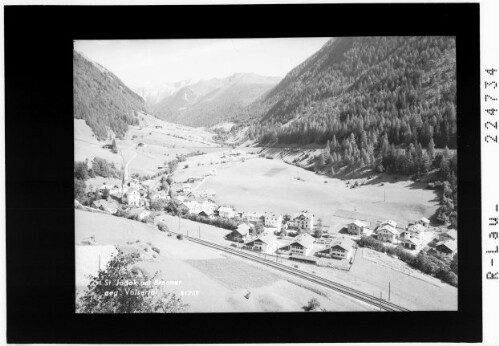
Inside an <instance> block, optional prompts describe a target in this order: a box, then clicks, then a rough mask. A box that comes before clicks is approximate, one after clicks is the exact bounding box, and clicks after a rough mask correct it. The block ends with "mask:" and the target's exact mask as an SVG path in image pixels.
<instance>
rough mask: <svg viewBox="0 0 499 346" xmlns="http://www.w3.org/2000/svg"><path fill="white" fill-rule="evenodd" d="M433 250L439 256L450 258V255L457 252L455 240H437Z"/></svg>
mask: <svg viewBox="0 0 499 346" xmlns="http://www.w3.org/2000/svg"><path fill="white" fill-rule="evenodd" d="M435 251H436V252H437V255H439V256H440V257H444V258H448V259H452V257H453V256H454V255H455V254H456V253H457V241H455V240H447V241H441V242H438V243H437V245H436V246H435Z"/></svg>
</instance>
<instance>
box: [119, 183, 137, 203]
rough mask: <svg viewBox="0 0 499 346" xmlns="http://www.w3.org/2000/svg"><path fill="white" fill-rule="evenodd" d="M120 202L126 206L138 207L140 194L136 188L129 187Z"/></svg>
mask: <svg viewBox="0 0 499 346" xmlns="http://www.w3.org/2000/svg"><path fill="white" fill-rule="evenodd" d="M122 201H123V202H124V203H126V204H128V205H132V206H136V207H138V206H139V205H140V192H139V191H138V190H137V189H136V188H134V187H130V188H128V190H126V192H125V194H124V195H123V198H122Z"/></svg>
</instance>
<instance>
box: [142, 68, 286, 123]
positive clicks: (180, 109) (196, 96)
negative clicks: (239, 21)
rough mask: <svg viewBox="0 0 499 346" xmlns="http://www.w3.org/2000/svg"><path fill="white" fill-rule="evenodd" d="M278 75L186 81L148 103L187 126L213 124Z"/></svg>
mask: <svg viewBox="0 0 499 346" xmlns="http://www.w3.org/2000/svg"><path fill="white" fill-rule="evenodd" d="M279 80H280V79H279V78H277V77H263V76H259V75H256V74H248V73H237V74H234V75H232V76H230V77H227V78H222V79H218V78H214V79H210V80H202V81H199V82H197V83H195V84H191V85H187V86H185V87H183V88H181V89H180V90H179V91H177V92H176V93H174V94H173V95H170V96H168V97H165V98H163V99H162V100H161V101H159V102H158V103H157V104H155V105H153V106H152V107H151V112H152V114H154V115H155V116H157V117H158V118H160V119H163V120H166V121H171V122H176V123H179V124H183V125H189V126H212V125H215V124H218V123H220V122H223V121H226V120H230V119H232V118H233V117H237V115H238V114H241V113H242V112H241V111H242V110H243V109H244V108H245V107H247V106H248V105H249V104H250V103H251V102H253V101H254V100H256V99H257V98H258V97H260V96H262V95H263V94H264V93H265V92H267V91H268V90H270V89H271V88H272V87H273V86H274V85H276V84H277V82H278V81H279Z"/></svg>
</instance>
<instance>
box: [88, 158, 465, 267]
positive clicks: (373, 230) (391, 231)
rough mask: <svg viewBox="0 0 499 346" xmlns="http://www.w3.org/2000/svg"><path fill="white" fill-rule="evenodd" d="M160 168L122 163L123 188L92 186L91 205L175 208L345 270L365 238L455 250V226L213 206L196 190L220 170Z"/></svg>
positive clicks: (233, 239)
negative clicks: (148, 171) (150, 174)
mask: <svg viewBox="0 0 499 346" xmlns="http://www.w3.org/2000/svg"><path fill="white" fill-rule="evenodd" d="M240 155H241V153H239V152H237V151H234V150H231V151H229V152H228V153H224V155H223V156H222V157H228V158H229V159H230V158H232V159H233V160H239V159H240V158H239V156H240ZM241 160H244V159H241ZM163 173H164V172H161V171H160V173H158V174H157V175H156V176H155V177H154V178H150V179H144V178H141V177H140V176H138V175H137V174H135V175H133V176H132V177H130V176H128V173H127V171H126V170H125V171H124V174H123V177H122V181H121V187H120V186H118V185H112V184H106V183H104V184H103V185H102V186H100V187H98V188H97V189H96V192H95V193H91V192H90V193H89V194H92V195H93V202H92V204H91V208H89V209H94V210H95V209H98V210H100V211H102V212H104V213H108V214H113V215H116V216H122V217H127V218H130V219H133V220H137V221H142V222H150V223H154V224H156V225H158V223H159V221H160V220H161V216H162V215H166V214H170V215H175V216H178V217H179V222H180V219H181V218H186V219H190V220H191V221H195V222H199V223H205V224H210V225H214V226H216V227H220V228H224V229H227V230H229V231H231V232H230V233H229V234H226V233H224V232H220V233H219V234H215V235H211V238H210V240H211V241H213V242H216V243H222V244H224V245H227V241H228V242H230V246H232V247H234V248H238V249H242V250H249V251H253V252H257V253H260V254H262V255H269V256H275V257H276V258H283V259H287V260H292V261H297V262H302V263H308V264H313V265H317V266H324V267H332V268H336V269H342V270H349V268H350V266H351V265H352V264H353V263H354V260H355V254H356V251H357V248H358V247H359V244H361V246H363V245H364V246H365V244H366V243H368V244H369V243H370V242H377V243H378V244H380V243H382V244H383V245H382V248H383V250H382V252H385V251H386V249H389V248H393V249H394V248H399V249H403V250H405V251H407V252H408V253H410V254H412V255H414V256H416V255H417V254H418V253H419V252H421V251H423V252H425V253H429V254H432V255H434V256H436V257H437V258H439V259H441V260H443V261H445V262H447V263H450V261H451V260H452V258H453V256H454V255H455V254H456V253H457V232H456V230H455V229H446V228H443V229H442V228H440V227H433V226H432V225H430V220H429V219H427V218H425V217H422V218H420V219H418V220H413V221H412V222H409V223H408V224H406V225H401V224H398V223H397V222H396V221H393V220H376V217H373V216H369V215H363V214H362V213H359V212H347V211H343V210H339V211H335V212H332V218H331V220H332V221H331V224H330V225H323V222H322V220H321V219H320V218H318V217H316V215H314V213H313V212H312V211H307V210H303V211H301V212H300V213H294V214H292V215H290V214H282V213H277V212H273V211H268V210H267V211H242V210H237V209H236V208H235V207H234V206H232V205H231V206H229V205H218V204H217V202H216V198H215V193H214V192H213V191H210V190H209V191H207V190H206V189H205V190H203V191H202V192H199V187H200V186H201V185H202V184H203V183H205V181H206V180H207V179H209V178H210V177H211V176H216V175H217V171H216V168H215V167H212V168H211V170H209V172H208V173H207V174H204V175H202V176H189V177H187V178H186V179H182V181H178V182H175V181H173V178H172V176H173V174H172V172H170V173H165V174H163ZM371 248H373V247H371ZM374 248H376V247H374ZM378 248H379V246H378ZM378 251H380V250H379V249H378ZM386 252H390V251H386Z"/></svg>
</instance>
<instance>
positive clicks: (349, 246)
mask: <svg viewBox="0 0 499 346" xmlns="http://www.w3.org/2000/svg"><path fill="white" fill-rule="evenodd" d="M354 247H355V242H354V241H353V240H352V239H349V238H345V237H343V238H341V239H338V240H335V241H333V242H332V243H331V244H330V245H329V246H328V247H326V248H325V249H324V250H321V251H318V252H317V253H316V254H317V256H320V257H331V258H339V259H349V258H350V257H351V256H352V254H353V249H354Z"/></svg>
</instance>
